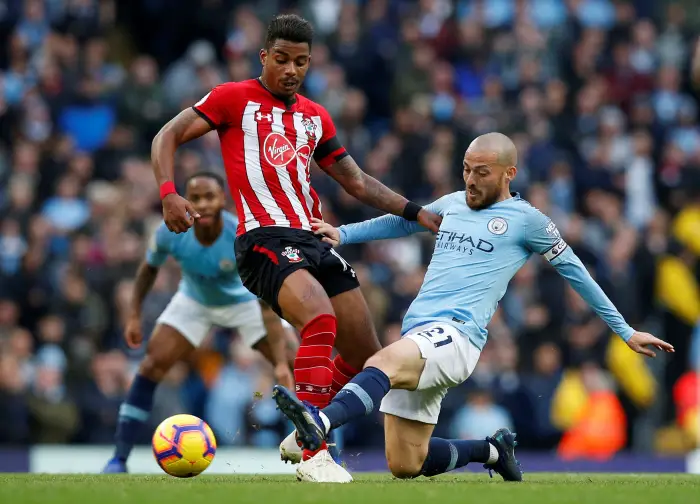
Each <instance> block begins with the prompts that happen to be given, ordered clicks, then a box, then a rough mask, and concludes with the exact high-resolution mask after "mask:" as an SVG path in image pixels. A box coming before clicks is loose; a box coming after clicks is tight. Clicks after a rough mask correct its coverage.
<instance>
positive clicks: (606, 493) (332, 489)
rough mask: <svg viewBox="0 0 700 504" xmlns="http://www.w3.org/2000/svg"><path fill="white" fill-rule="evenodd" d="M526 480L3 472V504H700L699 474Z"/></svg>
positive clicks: (551, 476) (0, 495) (0, 476)
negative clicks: (330, 481)
mask: <svg viewBox="0 0 700 504" xmlns="http://www.w3.org/2000/svg"><path fill="white" fill-rule="evenodd" d="M526 478H527V481H525V482H523V483H519V484H518V483H504V482H503V481H502V480H501V478H500V477H496V476H495V475H494V478H493V479H489V477H488V475H486V474H478V475H474V474H457V475H445V476H439V477H436V478H431V479H426V478H421V479H418V480H413V481H398V480H394V479H392V478H391V476H389V475H385V474H359V475H357V476H355V482H354V483H351V484H348V485H318V484H310V483H299V482H297V481H296V480H295V479H294V477H293V476H235V475H232V476H200V477H198V478H193V479H186V480H179V479H176V478H171V477H169V476H135V475H123V476H122V475H117V476H112V475H105V476H102V475H89V476H88V475H41V474H22V475H14V474H0V503H6V502H7V503H13V502H19V503H22V504H75V503H85V504H141V503H144V504H146V503H148V504H150V503H176V504H179V503H183V504H200V503H201V504H267V503H270V504H275V503H279V502H287V503H289V502H293V503H299V504H307V503H316V502H318V503H323V504H392V503H394V502H396V503H400V504H453V503H454V504H471V503H475V504H476V503H484V504H501V503H503V504H548V503H556V504H561V503H579V502H580V503H584V502H585V503H595V504H603V503H608V502H610V503H620V504H623V503H624V504H629V503H635V502H636V503H644V504H653V503H659V504H661V503H676V502H678V503H688V502H697V501H696V499H697V498H698V495H700V476H692V475H686V474H678V475H665V474H664V475H657V474H643V475H642V474H640V475H599V474H529V475H526Z"/></svg>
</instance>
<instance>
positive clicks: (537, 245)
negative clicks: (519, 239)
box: [524, 208, 569, 262]
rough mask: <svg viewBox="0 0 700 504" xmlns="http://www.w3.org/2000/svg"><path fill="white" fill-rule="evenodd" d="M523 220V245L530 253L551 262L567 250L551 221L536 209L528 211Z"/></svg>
mask: <svg viewBox="0 0 700 504" xmlns="http://www.w3.org/2000/svg"><path fill="white" fill-rule="evenodd" d="M525 219H526V222H525V229H524V231H525V245H526V246H527V248H528V249H529V250H530V251H532V252H534V253H535V254H540V255H541V256H543V257H544V258H545V259H547V260H548V261H549V262H553V261H554V260H555V259H557V258H559V257H561V256H562V254H563V253H564V252H565V251H566V250H567V249H568V248H569V246H568V245H567V244H566V242H565V241H564V239H563V238H562V237H561V234H560V233H559V230H558V229H557V226H556V224H554V222H552V219H550V218H549V217H547V216H546V215H544V214H543V213H542V212H540V211H539V210H537V209H536V208H531V209H528V211H527V213H526V215H525Z"/></svg>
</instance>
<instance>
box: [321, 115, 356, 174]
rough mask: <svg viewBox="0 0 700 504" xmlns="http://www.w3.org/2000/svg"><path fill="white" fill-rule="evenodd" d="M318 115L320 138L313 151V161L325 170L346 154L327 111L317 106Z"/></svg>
mask: <svg viewBox="0 0 700 504" xmlns="http://www.w3.org/2000/svg"><path fill="white" fill-rule="evenodd" d="M319 115H320V117H321V138H320V139H319V141H318V144H317V145H316V150H315V151H314V160H315V161H316V163H318V165H319V166H320V167H321V168H323V169H326V168H328V167H329V166H331V165H332V164H334V163H337V162H338V161H340V160H341V159H343V158H344V157H346V156H347V155H348V152H347V151H346V150H345V147H343V146H342V145H341V143H340V140H338V137H337V136H336V130H335V124H333V119H331V116H330V114H329V113H328V111H327V110H326V109H325V108H323V107H321V106H319Z"/></svg>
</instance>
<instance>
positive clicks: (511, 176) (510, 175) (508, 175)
mask: <svg viewBox="0 0 700 504" xmlns="http://www.w3.org/2000/svg"><path fill="white" fill-rule="evenodd" d="M517 174H518V168H517V167H515V166H511V167H510V168H508V169H507V170H506V179H508V182H512V181H513V179H514V178H515V176H516V175H517Z"/></svg>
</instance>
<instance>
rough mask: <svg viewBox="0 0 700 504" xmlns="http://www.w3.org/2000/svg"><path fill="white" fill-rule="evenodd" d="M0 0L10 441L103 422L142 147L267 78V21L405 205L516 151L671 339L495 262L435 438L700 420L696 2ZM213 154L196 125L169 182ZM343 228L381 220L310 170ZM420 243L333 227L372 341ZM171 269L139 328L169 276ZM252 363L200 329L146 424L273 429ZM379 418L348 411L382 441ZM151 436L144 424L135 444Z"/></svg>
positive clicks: (143, 216) (220, 430)
mask: <svg viewBox="0 0 700 504" xmlns="http://www.w3.org/2000/svg"><path fill="white" fill-rule="evenodd" d="M171 3H172V2H169V1H166V0H144V1H142V2H117V1H116V0H0V416H2V418H6V419H7V420H6V421H4V422H3V429H1V430H0V443H7V444H24V443H28V442H30V443H46V442H49V443H67V442H79V443H103V444H106V443H110V442H111V441H112V438H113V434H114V429H115V426H116V421H117V410H118V405H119V403H120V402H121V401H122V399H123V397H124V394H125V391H126V390H127V388H128V386H129V383H130V381H131V379H132V377H133V373H134V372H135V369H136V365H137V364H138V360H139V359H140V357H141V356H142V355H143V349H139V350H133V349H129V348H127V347H126V345H125V344H124V342H123V339H122V330H123V327H124V324H125V320H126V317H127V316H128V302H129V296H130V293H131V288H132V279H133V276H134V273H135V271H136V268H137V266H138V264H139V262H140V261H141V260H142V257H143V254H144V249H145V244H146V243H147V240H148V238H149V235H150V233H151V232H152V230H153V228H154V226H155V225H157V224H158V222H159V219H160V214H159V211H160V204H159V198H158V188H157V186H156V184H155V181H154V178H153V175H152V172H151V168H150V165H149V150H150V142H151V140H152V138H153V136H154V135H155V133H156V132H157V131H158V129H159V128H160V127H161V126H162V125H163V124H164V123H165V122H166V121H167V120H168V119H169V118H170V117H172V116H173V115H174V114H175V113H177V112H178V111H179V110H181V109H183V108H185V107H188V106H191V105H192V104H193V103H195V102H196V101H197V100H198V99H199V98H201V97H202V96H203V95H204V94H206V93H207V92H208V91H209V89H210V88H212V87H213V86H215V85H216V84H218V83H220V82H223V81H229V80H234V81H238V80H243V79H247V78H250V77H254V76H257V75H258V74H259V69H260V66H259V61H258V51H259V49H260V47H261V46H262V43H263V38H264V32H265V25H266V22H267V20H268V19H269V18H270V17H271V16H272V15H273V14H274V13H276V12H281V11H296V12H299V13H301V14H302V15H304V16H305V17H307V18H308V19H310V20H311V21H312V22H313V23H314V25H315V28H316V31H317V37H316V42H315V44H314V46H313V50H312V53H313V63H312V68H311V70H310V71H309V73H308V76H307V80H306V83H305V87H304V93H305V94H306V95H307V96H309V97H310V98H312V99H314V100H316V101H318V102H320V103H321V104H323V105H324V106H325V107H326V108H327V109H328V110H329V112H330V114H331V115H332V117H333V118H334V120H335V122H336V126H337V128H338V135H339V137H340V139H341V141H342V142H343V144H344V145H345V146H346V147H347V149H348V150H349V152H350V153H351V154H352V156H353V157H354V158H355V159H356V160H357V161H358V163H359V164H360V166H361V167H362V168H363V169H364V170H365V171H367V172H368V173H370V174H371V175H373V176H374V177H376V178H378V179H380V180H382V181H383V182H384V183H385V184H387V185H389V186H391V187H393V188H395V189H396V190H398V191H399V192H401V193H402V194H405V195H406V196H407V197H409V198H411V199H414V200H417V201H419V202H422V203H426V202H429V201H432V200H434V199H436V198H438V197H440V196H442V195H444V194H446V193H449V192H452V191H455V190H460V189H462V187H463V182H462V181H461V178H460V177H461V158H462V156H463V152H464V150H465V148H466V146H467V145H468V143H469V142H470V141H471V139H473V138H474V137H475V136H476V135H478V134H481V133H485V132H488V131H495V130H497V131H501V132H503V133H506V134H508V135H511V137H512V138H513V139H514V141H515V142H516V145H517V147H518V149H519V173H518V177H517V179H516V181H515V184H514V185H515V189H516V190H518V191H520V192H521V194H522V195H523V196H524V197H525V198H527V199H528V200H529V201H530V202H531V203H532V204H533V205H534V206H536V207H538V208H539V209H541V210H542V211H543V212H545V213H547V214H548V215H550V216H551V217H552V218H553V220H554V221H555V222H556V224H557V225H558V226H559V229H560V230H561V231H562V233H563V235H564V236H565V238H566V240H567V242H568V243H569V244H570V245H571V246H572V247H573V249H574V250H575V251H576V252H577V254H578V255H579V257H581V259H582V260H583V262H584V263H585V264H586V265H587V266H588V267H589V269H590V271H591V273H592V274H593V275H594V277H595V278H596V279H597V281H598V282H599V283H600V284H601V286H602V287H603V288H604V290H605V291H606V293H607V294H608V295H609V296H610V298H611V299H612V300H613V301H614V302H615V304H616V305H617V306H618V307H619V309H620V311H621V312H622V314H623V315H624V316H625V317H626V318H627V320H628V321H629V323H630V324H632V325H633V326H635V327H637V328H639V329H643V330H648V331H651V332H654V333H655V334H657V335H658V336H660V337H662V338H665V339H667V340H669V341H670V342H671V343H673V344H674V345H675V347H676V354H675V355H672V356H671V357H669V358H664V357H661V358H660V359H657V360H656V361H645V360H643V359H642V358H641V357H639V356H638V355H636V354H633V353H632V352H629V351H627V349H626V346H625V345H624V343H622V342H621V341H620V340H619V339H618V338H617V337H616V336H614V335H611V334H610V331H609V329H608V328H607V327H606V326H605V324H604V323H603V322H602V321H600V320H599V319H598V318H596V317H595V316H594V315H593V314H592V312H591V310H590V309H589V308H588V307H587V305H586V304H585V303H584V302H583V301H582V300H581V299H580V298H579V297H578V296H577V295H576V294H575V293H574V292H573V290H572V289H571V288H569V287H568V286H567V285H566V283H565V281H564V280H563V279H561V278H560V277H559V276H558V275H557V273H556V272H555V271H554V270H553V269H552V268H550V267H549V266H547V265H546V264H545V263H544V261H542V260H540V259H539V258H535V259H533V260H532V261H530V262H529V263H527V264H526V266H525V267H524V268H523V269H522V270H521V271H520V272H519V273H518V274H517V275H516V277H515V278H514V279H513V281H512V282H511V286H510V289H509V291H508V293H507V294H506V296H505V298H504V299H503V302H502V303H501V307H500V309H499V311H498V312H497V314H496V316H495V317H494V320H493V322H492V323H491V325H490V328H489V329H490V334H491V336H490V341H489V343H488V345H487V347H486V349H485V351H484V353H483V354H482V357H481V360H480V362H479V365H478V366H477V369H476V372H475V374H474V376H473V377H472V378H471V379H470V380H469V382H468V383H467V384H465V385H464V386H463V387H460V388H458V389H455V390H453V391H452V392H451V393H450V394H449V395H448V397H447V399H446V400H445V404H444V408H443V413H442V416H441V419H440V423H439V425H438V428H437V430H438V432H439V433H440V434H442V435H446V436H454V437H469V438H471V437H477V438H478V437H483V436H485V435H488V434H491V433H492V430H493V425H495V424H498V425H510V426H512V427H514V428H515V429H517V432H518V433H519V440H521V444H523V445H525V446H526V447H528V448H531V449H556V450H558V451H559V453H560V454H561V455H562V456H565V457H576V456H595V457H605V456H608V455H610V454H611V453H612V452H614V451H617V450H619V449H623V448H625V447H635V448H638V449H646V450H652V449H655V450H659V451H665V452H674V451H683V450H687V449H689V448H691V447H692V446H693V445H694V443H695V442H696V439H697V436H698V432H697V428H698V427H697V425H698V403H697V397H698V371H699V368H700V365H699V364H698V363H699V362H700V326H699V324H698V322H699V321H700V285H699V281H700V263H699V262H698V257H700V126H699V125H698V118H699V116H698V105H699V101H698V99H699V98H700V87H695V86H694V85H693V83H692V82H691V80H690V79H689V76H690V74H691V72H690V62H691V59H692V57H693V53H694V47H695V44H696V38H695V36H694V34H693V26H691V24H690V23H692V21H693V16H695V13H694V12H693V3H692V2H684V1H683V0H681V1H679V2H675V3H674V2H668V1H656V0H634V1H633V0H454V1H450V0H299V1H294V0H257V1H255V2H253V1H240V0H200V1H194V0H178V2H177V9H175V8H172V5H171ZM201 169H207V170H214V171H218V172H221V173H223V166H222V160H221V156H220V153H219V142H218V138H217V136H216V134H215V133H212V134H209V135H207V136H205V137H203V138H201V139H199V140H197V141H195V142H192V143H191V144H188V145H186V146H185V147H183V148H182V149H180V151H179V152H178V156H177V166H176V170H175V171H176V176H177V178H178V183H179V184H181V183H182V181H183V180H184V179H185V178H186V177H187V176H188V175H189V174H192V173H194V172H195V171H198V170H201ZM313 183H314V185H315V187H316V189H317V191H318V192H319V193H320V194H321V195H322V199H323V204H324V215H325V217H326V219H327V220H329V221H330V222H332V223H334V224H340V223H347V222H355V221H358V220H362V219H366V218H369V217H373V216H375V215H376V214H375V213H374V212H373V211H372V210H371V209H369V208H367V207H365V206H363V205H362V204H360V203H359V202H357V201H355V200H353V199H352V198H351V197H349V196H348V195H346V194H345V193H344V192H343V191H342V190H340V189H339V187H338V186H337V185H336V184H335V183H334V182H333V181H332V180H330V179H329V178H328V177H326V176H325V175H323V174H321V173H316V174H314V176H313ZM431 249H432V238H431V237H430V236H415V237H410V238H406V239H401V240H395V241H391V242H377V243H372V244H366V245H362V246H353V247H345V248H344V249H343V250H342V253H343V255H344V257H345V258H346V259H348V260H350V261H351V262H352V263H353V265H354V267H355V270H356V271H357V274H358V276H359V278H360V281H361V283H362V288H363V291H364V293H365V296H366V298H367V300H368V303H369V305H370V306H371V307H372V311H373V315H374V320H375V324H376V326H377V329H378V332H379V334H380V336H381V338H382V341H383V343H384V344H387V343H390V342H392V341H394V340H396V339H397V338H399V327H400V321H401V318H402V316H403V314H404V312H405V311H406V309H407V307H408V305H409V304H410V302H411V301H412V300H413V299H414V297H415V295H416V293H417V292H418V289H419V287H420V284H421V282H422V279H423V275H424V272H425V267H426V264H427V263H428V261H429V259H430V254H431ZM177 281H178V270H177V267H176V266H175V265H174V264H171V263H169V264H168V265H167V266H166V267H164V268H163V270H162V271H161V273H160V275H159V277H158V280H157V282H156V284H155V286H154V289H153V291H152V294H151V295H150V296H149V298H148V300H147V303H146V306H145V307H144V314H145V315H144V330H145V331H146V332H148V331H150V329H151V328H152V327H153V323H154V321H155V319H156V317H157V316H158V314H159V313H160V311H161V310H162V309H163V308H164V306H165V305H166V304H167V302H168V300H169V299H170V296H171V295H172V294H173V292H174V291H175V289H176V287H177ZM271 385H272V379H271V377H270V373H269V369H268V368H267V367H266V365H265V364H264V363H263V362H262V361H261V359H260V358H259V357H258V356H257V355H256V354H254V353H253V352H251V351H250V350H248V349H246V348H243V347H241V346H240V345H239V344H238V342H237V339H236V337H235V335H230V334H226V333H222V332H215V333H213V334H212V337H211V338H210V340H208V341H207V343H206V344H205V346H204V347H203V348H202V349H201V350H200V351H199V352H198V353H197V354H196V355H195V357H193V359H191V360H190V361H188V362H183V363H180V364H178V365H177V366H176V367H175V369H173V371H172V372H171V373H170V374H169V375H168V377H167V379H166V381H165V382H164V383H163V385H162V386H161V387H160V388H159V391H158V393H157V399H156V407H155V411H154V418H153V423H154V425H155V424H157V423H158V422H159V421H160V420H161V419H162V418H164V417H165V416H166V415H169V414H174V413H179V412H184V411H188V412H191V413H194V414H198V415H200V416H203V417H204V418H205V419H207V420H208V421H209V422H210V424H211V425H212V427H213V428H214V429H215V431H216V432H217V437H218V438H219V443H220V444H252V445H257V446H274V445H275V444H276V443H277V442H279V440H280V436H282V435H283V434H285V433H286V429H287V428H288V426H286V425H285V424H283V423H282V422H281V420H280V418H279V416H278V414H277V412H276V411H275V410H274V406H273V404H272V403H271V402H270V400H269V398H268V397H269V396H268V395H267V392H268V391H269V390H270V387H271ZM380 423H381V418H378V417H368V418H367V419H366V420H365V421H364V422H361V423H360V424H358V425H356V426H348V427H347V428H345V430H344V439H345V444H346V446H355V447H362V448H363V449H366V448H367V447H381V445H382V443H383V434H382V430H381V426H380ZM147 434H148V433H146V436H145V437H144V440H147V437H148V436H147Z"/></svg>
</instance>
